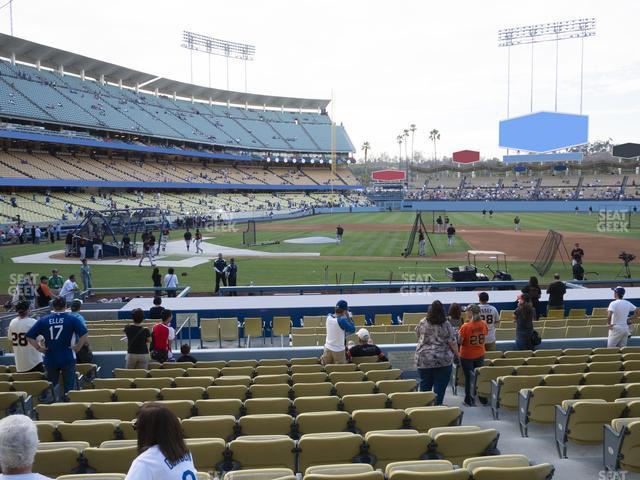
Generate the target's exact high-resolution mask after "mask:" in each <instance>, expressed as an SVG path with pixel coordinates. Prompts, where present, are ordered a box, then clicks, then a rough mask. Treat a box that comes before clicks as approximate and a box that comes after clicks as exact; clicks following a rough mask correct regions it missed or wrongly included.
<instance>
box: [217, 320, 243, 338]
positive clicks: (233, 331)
mask: <svg viewBox="0 0 640 480" xmlns="http://www.w3.org/2000/svg"><path fill="white" fill-rule="evenodd" d="M218 322H219V323H220V340H222V341H232V340H238V338H239V333H238V319H237V318H236V317H230V318H219V319H218Z"/></svg>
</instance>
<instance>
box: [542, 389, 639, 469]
mask: <svg viewBox="0 0 640 480" xmlns="http://www.w3.org/2000/svg"><path fill="white" fill-rule="evenodd" d="M638 416H640V398H637V399H635V400H633V399H627V398H622V399H617V400H615V401H606V400H604V399H599V398H588V399H574V400H563V402H562V403H561V404H560V405H556V406H555V424H554V431H555V441H556V446H557V448H558V454H559V455H560V458H567V444H568V443H569V441H571V442H575V443H579V444H581V445H598V444H601V443H602V442H603V440H604V437H603V436H604V428H603V427H604V425H608V424H610V423H611V422H612V421H613V420H614V419H616V418H622V417H631V418H637V417H638ZM638 446H639V447H640V445H638Z"/></svg>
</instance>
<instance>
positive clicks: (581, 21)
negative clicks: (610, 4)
mask: <svg viewBox="0 0 640 480" xmlns="http://www.w3.org/2000/svg"><path fill="white" fill-rule="evenodd" d="M595 34H596V19H595V18H578V19H575V20H563V21H560V22H552V23H543V24H538V25H527V26H524V27H513V28H505V29H502V30H498V46H499V47H507V118H509V113H510V112H509V100H510V93H511V92H510V89H511V86H510V83H511V47H513V46H516V45H528V44H530V45H531V87H530V88H531V93H530V109H531V111H532V112H533V46H534V45H535V44H536V43H542V42H556V86H555V109H556V111H557V110H558V57H559V51H558V44H559V42H560V40H570V39H574V38H579V39H580V41H581V53H580V55H581V57H580V113H581V114H582V90H583V84H584V83H583V81H584V39H585V38H587V37H593V36H594V35H595Z"/></svg>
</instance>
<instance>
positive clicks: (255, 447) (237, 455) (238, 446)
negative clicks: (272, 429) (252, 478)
mask: <svg viewBox="0 0 640 480" xmlns="http://www.w3.org/2000/svg"><path fill="white" fill-rule="evenodd" d="M295 447H296V443H295V441H293V440H292V439H291V438H289V437H287V436H286V435H259V436H251V435H250V436H246V437H238V438H236V439H235V440H233V441H232V442H231V443H229V450H230V451H231V453H232V455H233V457H232V458H233V460H234V461H236V462H239V463H240V465H241V466H242V468H289V469H291V470H294V469H295V467H296V462H295V453H294V452H295Z"/></svg>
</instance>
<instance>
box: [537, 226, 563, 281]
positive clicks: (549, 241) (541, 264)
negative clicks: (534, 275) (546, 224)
mask: <svg viewBox="0 0 640 480" xmlns="http://www.w3.org/2000/svg"><path fill="white" fill-rule="evenodd" d="M562 250H564V253H565V254H566V256H567V260H569V253H568V252H567V247H566V246H565V244H564V239H563V237H562V234H561V233H558V232H556V231H555V230H549V232H548V233H547V237H546V238H545V239H544V242H542V246H541V247H540V251H539V252H538V255H537V256H536V259H535V260H534V261H533V263H532V264H531V266H532V267H533V269H534V270H535V271H536V272H538V275H540V276H544V275H545V274H546V273H547V272H548V271H549V269H550V268H551V265H553V262H554V261H555V259H556V255H557V254H558V252H560V258H561V259H562V262H563V263H564V259H563V257H562Z"/></svg>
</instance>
